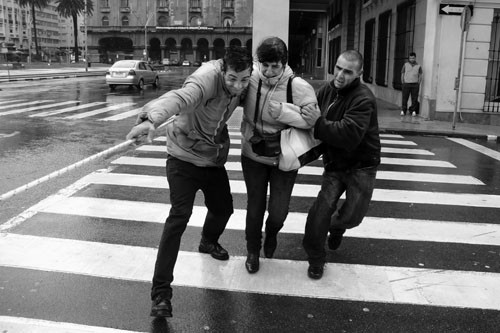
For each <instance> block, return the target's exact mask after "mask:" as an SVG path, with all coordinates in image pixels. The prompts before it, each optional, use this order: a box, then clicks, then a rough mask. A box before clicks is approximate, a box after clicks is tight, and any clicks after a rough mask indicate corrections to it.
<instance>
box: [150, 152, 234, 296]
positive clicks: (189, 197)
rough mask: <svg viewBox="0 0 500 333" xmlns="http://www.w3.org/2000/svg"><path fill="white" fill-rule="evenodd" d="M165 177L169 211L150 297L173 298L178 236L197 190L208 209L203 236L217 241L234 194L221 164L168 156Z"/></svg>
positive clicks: (226, 220) (178, 245)
mask: <svg viewBox="0 0 500 333" xmlns="http://www.w3.org/2000/svg"><path fill="white" fill-rule="evenodd" d="M167 179H168V183H169V187H170V204H171V208H170V213H169V215H168V217H167V220H166V221H165V226H164V228H163V233H162V235H161V240H160V246H159V248H158V254H157V257H156V264H155V271H154V275H153V287H152V289H151V298H152V299H154V298H155V297H156V296H157V295H159V294H161V293H163V294H165V295H166V296H167V297H169V298H171V297H172V288H171V286H170V284H171V283H172V281H173V280H174V276H173V271H174V266H175V262H176V261H177V255H178V254H179V248H180V243H181V237H182V234H183V233H184V230H186V226H187V224H188V222H189V218H190V217H191V213H192V211H193V205H194V200H195V196H196V192H198V190H201V191H202V192H203V195H204V197H205V205H206V206H207V209H208V212H207V216H206V218H205V223H204V225H203V230H202V237H203V238H205V239H207V240H208V241H210V242H217V241H218V240H219V237H220V235H221V234H222V233H223V232H224V229H225V228H226V224H227V222H228V220H229V217H230V216H231V214H233V197H232V195H231V189H230V187H229V178H228V176H227V172H226V169H225V168H224V167H220V168H217V167H198V166H196V165H194V164H191V163H188V162H184V161H181V160H179V159H177V158H175V157H173V156H169V157H168V159H167Z"/></svg>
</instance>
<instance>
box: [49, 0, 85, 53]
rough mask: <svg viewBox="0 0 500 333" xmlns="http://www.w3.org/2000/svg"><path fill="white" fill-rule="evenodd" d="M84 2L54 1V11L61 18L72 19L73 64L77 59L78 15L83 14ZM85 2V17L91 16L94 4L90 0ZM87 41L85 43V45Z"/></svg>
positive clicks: (82, 0)
mask: <svg viewBox="0 0 500 333" xmlns="http://www.w3.org/2000/svg"><path fill="white" fill-rule="evenodd" d="M84 1H85V0H56V1H55V3H56V4H57V5H56V11H57V12H58V13H59V15H61V16H62V17H71V18H72V19H73V36H74V37H75V62H79V59H78V15H80V14H83V13H84V12H85V2H84ZM86 1H87V13H86V15H92V12H93V11H94V4H93V2H92V0H86ZM86 42H87V41H85V43H86Z"/></svg>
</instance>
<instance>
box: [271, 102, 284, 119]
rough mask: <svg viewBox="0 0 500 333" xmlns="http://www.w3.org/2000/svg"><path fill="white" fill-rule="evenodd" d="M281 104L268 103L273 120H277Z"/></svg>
mask: <svg viewBox="0 0 500 333" xmlns="http://www.w3.org/2000/svg"><path fill="white" fill-rule="evenodd" d="M281 106H282V105H281V103H280V102H275V101H269V113H270V114H271V117H273V119H278V118H279V116H280V115H281Z"/></svg>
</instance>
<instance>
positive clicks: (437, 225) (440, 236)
mask: <svg viewBox="0 0 500 333" xmlns="http://www.w3.org/2000/svg"><path fill="white" fill-rule="evenodd" d="M33 210H37V211H38V212H44V213H53V214H63V215H73V216H85V217H97V218H108V219H116V220H124V221H139V222H145V223H164V222H165V219H166V218H167V216H168V212H169V210H170V205H169V204H166V203H153V202H142V201H139V202H138V201H127V200H116V199H105V198H88V197H58V198H57V200H52V201H51V202H50V203H48V204H45V205H43V206H39V207H37V208H34V209H33ZM206 214H207V209H206V208H205V207H203V206H195V207H193V215H192V216H191V219H190V220H189V225H190V226H192V227H200V228H201V227H203V223H204V221H205V216H206ZM245 216H246V210H245V209H235V210H234V214H233V215H231V218H230V219H229V222H228V224H227V227H226V228H227V229H232V230H241V231H242V230H245ZM306 217H307V214H306V213H297V212H290V213H289V214H288V216H287V219H286V222H285V225H284V227H283V229H282V230H281V232H283V233H292V234H303V233H304V228H305V222H306ZM82 223H84V221H82ZM346 236H348V237H359V238H376V239H391V240H409V241H420V242H443V243H460V244H477V245H493V246H500V225H498V224H487V223H464V222H448V221H432V220H416V219H395V218H381V217H370V216H367V217H365V219H364V220H363V223H362V224H361V225H360V226H359V227H357V228H354V229H351V230H348V231H347V233H346Z"/></svg>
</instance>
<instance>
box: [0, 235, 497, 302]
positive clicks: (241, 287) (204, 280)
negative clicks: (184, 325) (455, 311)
mask: <svg viewBox="0 0 500 333" xmlns="http://www.w3.org/2000/svg"><path fill="white" fill-rule="evenodd" d="M156 252H157V250H156V249H154V248H145V247H138V246H128V245H120V244H104V243H98V242H87V241H78V240H67V239H60V238H48V237H37V236H27V235H18V234H8V233H7V234H3V235H2V236H1V237H0V265H1V266H6V267H17V268H24V269H34V270H43V271H48V272H59V273H68V274H80V275H87V276H97V277H104V278H112V279H120V280H128V281H140V282H150V281H151V276H152V274H153V267H154V261H155V258H156ZM245 260H246V257H241V256H232V257H231V258H230V259H229V260H228V261H217V260H214V259H213V258H211V257H210V255H207V254H200V253H195V252H185V251H180V252H179V258H178V260H177V263H176V266H175V270H174V274H175V280H174V285H181V286H187V287H195V288H209V289H217V290H227V291H238V292H247V293H252V292H253V293H259V294H271V295H287V296H296V297H308V298H323V299H341V300H352V301H364V302H382V303H390V304H417V305H427V306H446V307H456V308H476V309H491V310H500V302H499V301H498V300H499V299H500V283H498V281H499V280H500V274H497V273H484V272H465V271H452V270H442V269H439V270H436V269H423V268H407V267H390V266H369V265H352V264H336V263H328V264H327V265H326V269H325V274H324V276H323V278H322V279H321V280H311V279H309V278H308V277H307V274H306V271H307V266H308V263H307V262H306V261H293V260H278V259H262V261H261V269H260V270H259V273H258V274H254V275H249V274H248V273H247V271H246V270H245V268H244V263H245ZM283 281H286V283H283ZM346 281H349V283H346ZM297 286H300V288H297Z"/></svg>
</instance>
